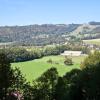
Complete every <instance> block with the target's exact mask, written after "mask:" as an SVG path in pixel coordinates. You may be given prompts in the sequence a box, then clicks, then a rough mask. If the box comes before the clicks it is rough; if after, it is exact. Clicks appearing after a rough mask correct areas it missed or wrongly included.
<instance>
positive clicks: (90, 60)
mask: <svg viewBox="0 0 100 100" xmlns="http://www.w3.org/2000/svg"><path fill="white" fill-rule="evenodd" d="M99 63H100V52H98V51H95V52H94V53H93V54H92V53H91V54H90V55H89V56H88V57H87V58H86V59H85V60H84V62H83V63H82V64H81V68H86V67H91V66H95V65H97V64H99Z"/></svg>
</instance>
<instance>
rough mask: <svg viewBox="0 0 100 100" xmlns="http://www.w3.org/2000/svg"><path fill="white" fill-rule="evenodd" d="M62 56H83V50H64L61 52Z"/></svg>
mask: <svg viewBox="0 0 100 100" xmlns="http://www.w3.org/2000/svg"><path fill="white" fill-rule="evenodd" d="M61 55H62V56H81V55H82V51H64V53H61Z"/></svg>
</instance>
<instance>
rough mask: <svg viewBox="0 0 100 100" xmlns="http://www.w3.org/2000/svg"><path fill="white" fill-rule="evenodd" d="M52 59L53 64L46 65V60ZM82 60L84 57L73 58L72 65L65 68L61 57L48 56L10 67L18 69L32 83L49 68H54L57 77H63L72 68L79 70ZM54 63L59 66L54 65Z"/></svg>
mask: <svg viewBox="0 0 100 100" xmlns="http://www.w3.org/2000/svg"><path fill="white" fill-rule="evenodd" d="M49 59H52V60H53V61H54V63H53V64H49V63H47V60H49ZM83 59H84V57H73V62H74V65H72V66H65V65H64V63H63V61H64V57H63V56H48V57H43V58H41V59H36V60H33V61H27V62H20V63H13V64H12V67H15V66H16V67H19V68H20V70H21V71H22V73H23V75H25V77H26V78H27V80H28V81H30V82H31V81H32V80H33V79H36V78H38V77H39V76H40V75H41V74H42V73H43V72H44V71H46V70H47V69H49V68H51V67H56V68H57V70H58V72H59V75H61V76H62V75H64V74H65V73H66V72H68V71H70V70H71V69H73V68H79V66H80V62H81V61H82V60H83ZM55 62H57V63H59V64H55Z"/></svg>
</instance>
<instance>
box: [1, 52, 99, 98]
mask: <svg viewBox="0 0 100 100" xmlns="http://www.w3.org/2000/svg"><path fill="white" fill-rule="evenodd" d="M99 75H100V53H99V52H95V53H94V54H90V55H89V56H88V57H87V58H86V60H84V62H83V63H82V65H81V69H73V70H72V71H71V72H68V73H66V74H65V75H64V76H63V77H60V76H59V75H58V72H57V70H56V68H54V67H52V68H51V69H48V70H47V71H46V72H44V73H43V74H42V75H41V76H40V77H39V78H38V79H36V80H35V81H33V85H30V84H29V83H28V82H26V80H25V78H24V77H23V75H22V74H21V72H20V70H19V69H17V68H16V69H12V68H11V67H10V62H9V60H8V59H7V57H6V55H5V54H2V53H1V54H0V100H17V99H18V98H20V99H19V100H99V99H100V79H99V77H100V76H99ZM16 94H17V95H16Z"/></svg>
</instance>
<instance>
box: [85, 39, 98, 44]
mask: <svg viewBox="0 0 100 100" xmlns="http://www.w3.org/2000/svg"><path fill="white" fill-rule="evenodd" d="M83 42H85V43H87V44H96V45H100V39H91V40H83Z"/></svg>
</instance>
